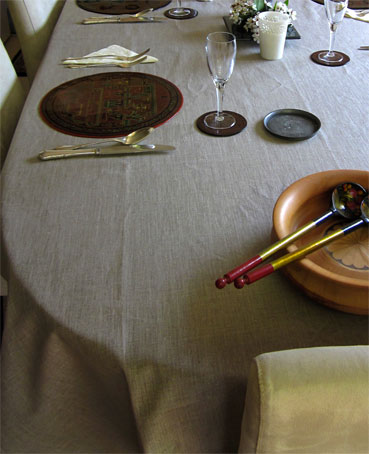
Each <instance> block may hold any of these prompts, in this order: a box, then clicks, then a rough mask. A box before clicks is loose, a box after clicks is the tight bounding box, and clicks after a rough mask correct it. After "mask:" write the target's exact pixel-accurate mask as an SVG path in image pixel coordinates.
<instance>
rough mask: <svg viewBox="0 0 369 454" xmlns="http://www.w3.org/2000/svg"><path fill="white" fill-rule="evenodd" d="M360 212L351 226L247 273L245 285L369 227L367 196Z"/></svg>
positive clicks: (368, 201) (368, 198) (244, 279)
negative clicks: (361, 228)
mask: <svg viewBox="0 0 369 454" xmlns="http://www.w3.org/2000/svg"><path fill="white" fill-rule="evenodd" d="M360 211H361V216H360V217H359V219H356V221H354V222H352V223H351V224H348V225H346V226H344V227H342V228H339V229H337V230H335V231H334V232H333V233H331V234H329V235H326V236H324V237H323V238H321V239H320V240H318V241H314V242H313V243H310V244H309V245H307V246H305V247H303V248H301V249H298V250H297V251H295V252H291V253H289V254H286V255H284V256H283V257H281V258H279V259H277V260H274V261H273V262H271V263H268V264H267V265H264V266H262V267H260V268H259V269H257V270H255V271H251V273H247V274H246V275H245V276H244V277H243V281H244V283H245V284H247V285H249V284H252V283H253V282H255V281H258V280H259V279H261V278H263V277H265V276H268V275H269V274H271V273H273V272H274V271H276V270H278V269H279V268H282V267H283V266H286V265H288V264H289V263H291V262H294V261H295V260H299V259H302V258H303V257H305V256H306V255H308V254H310V253H312V252H314V251H316V250H317V249H320V248H321V247H323V246H325V245H327V244H329V243H331V242H333V241H335V240H337V239H338V238H341V237H342V236H344V235H348V234H349V233H352V232H354V231H355V230H357V229H359V228H360V227H363V226H365V225H366V226H368V227H369V197H368V196H366V197H365V198H364V199H363V200H362V202H361V205H360Z"/></svg>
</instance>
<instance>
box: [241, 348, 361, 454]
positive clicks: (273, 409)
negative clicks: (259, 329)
mask: <svg viewBox="0 0 369 454" xmlns="http://www.w3.org/2000/svg"><path fill="white" fill-rule="evenodd" d="M368 440H369V347H368V346H349V347H317V348H306V349H296V350H286V351H280V352H273V353H266V354H262V355H259V356H257V357H256V358H255V359H254V361H253V363H252V366H251V370H250V377H249V382H248V388H247V393H246V402H245V409H244V416H243V421H242V429H241V441H240V446H239V452H242V453H268V454H276V453H293V454H298V453H309V454H313V453H319V454H328V453H329V454H333V453H345V454H354V453H362V454H364V453H365V454H366V453H368V452H369V442H368Z"/></svg>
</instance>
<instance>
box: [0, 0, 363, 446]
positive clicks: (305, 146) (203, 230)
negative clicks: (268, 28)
mask: <svg viewBox="0 0 369 454" xmlns="http://www.w3.org/2000/svg"><path fill="white" fill-rule="evenodd" d="M183 3H184V4H185V5H188V6H191V7H193V8H196V9H197V10H198V11H199V14H198V16H197V17H196V18H195V19H191V20H183V21H175V20H168V21H166V22H165V23H159V24H125V25H88V26H83V25H80V24H79V23H78V22H79V21H81V20H82V19H83V18H85V17H88V16H90V15H93V14H89V13H88V12H87V11H84V10H82V9H79V8H78V7H77V5H76V3H75V2H74V1H72V0H70V1H67V2H66V5H65V7H64V10H63V11H62V14H61V16H60V19H59V22H58V23H57V26H56V29H55V32H54V34H53V36H52V39H51V41H50V44H49V47H48V49H47V52H46V55H45V58H44V60H43V62H42V64H41V66H40V69H39V71H38V73H37V75H36V78H35V81H34V83H33V85H32V89H31V92H30V94H29V96H28V99H27V101H26V104H25V108H24V111H23V114H22V116H21V119H20V122H19V125H18V128H17V130H16V133H15V136H14V139H13V142H12V146H11V149H10V152H9V155H8V158H7V160H6V163H5V166H4V169H3V175H2V180H3V181H2V183H3V188H2V218H3V229H2V231H3V254H4V256H5V259H6V260H5V263H6V266H5V268H4V267H3V269H2V274H4V275H6V277H7V279H8V285H9V295H8V299H7V302H6V311H5V312H6V313H5V330H4V334H3V345H2V362H3V364H2V449H3V451H4V452H17V453H26V452H34V453H35V452H39V453H41V452H44V453H46V452H47V453H77V452H81V453H82V452H83V453H97V452H105V453H108V452H109V453H112V452H116V453H123V452H138V451H143V450H144V451H147V452H171V453H174V452H186V453H189V452H236V451H237V449H238V444H239V440H240V427H241V417H242V412H243V407H244V397H245V392H246V386H247V377H248V371H249V367H250V364H251V360H252V358H253V357H255V356H256V355H258V354H259V353H263V352H270V351H277V350H282V349H291V348H302V347H310V346H328V345H355V344H367V343H368V320H367V318H366V317H360V316H355V315H351V314H346V313H342V312H338V311H334V310H332V309H328V308H326V307H324V306H322V305H319V304H317V303H316V302H315V301H313V300H312V299H310V298H309V297H308V296H306V295H305V294H303V293H302V292H301V291H300V290H299V289H297V288H296V287H294V286H293V285H292V284H291V282H289V281H288V280H287V279H286V277H285V276H284V275H283V274H281V273H275V274H274V275H272V276H269V277H268V278H266V279H265V280H264V281H263V282H260V283H257V284H254V285H252V286H250V287H248V288H246V289H244V290H242V291H237V290H236V289H234V288H233V286H230V287H229V288H226V289H224V290H222V291H219V290H217V289H216V288H215V286H214V281H215V279H216V278H217V277H219V276H221V275H222V274H223V273H224V272H225V271H227V270H229V269H231V268H233V267H234V266H236V265H238V264H239V263H242V262H243V261H244V260H245V259H246V258H248V257H250V256H253V255H255V254H256V253H257V252H258V251H260V250H261V249H263V248H264V247H265V246H266V245H267V244H269V241H270V231H271V227H272V210H273V206H274V204H275V202H276V200H277V198H278V196H279V195H280V193H281V192H282V191H283V190H285V189H286V188H287V187H288V186H289V185H290V184H291V183H293V182H294V181H296V180H298V179H299V178H302V177H304V176H306V175H308V174H311V173H315V172H319V171H323V170H328V169H344V168H346V169H364V170H368V150H369V145H368V143H369V133H368V129H369V128H368V106H369V84H368V69H369V53H368V52H362V51H358V50H357V48H358V47H359V46H360V45H364V44H368V42H367V41H368V39H367V38H368V25H367V24H365V23H363V22H359V21H352V20H350V19H344V21H343V23H342V24H341V25H340V26H339V28H338V32H337V39H336V48H337V49H339V50H342V51H343V52H345V53H346V54H348V55H349V56H350V58H351V61H350V63H349V64H347V65H345V66H343V67H338V68H328V67H323V66H319V65H316V64H314V63H313V62H312V61H311V60H310V54H311V53H312V52H314V51H316V50H319V49H324V48H327V46H328V34H329V31H328V25H327V21H326V18H325V13H324V9H323V6H321V5H319V4H317V3H315V2H312V1H308V0H304V1H297V0H294V1H292V4H291V6H292V7H293V8H294V9H296V10H297V13H298V20H297V21H296V23H295V25H296V28H297V30H298V31H299V33H300V34H301V36H302V39H301V40H290V41H287V43H286V48H285V55H284V58H283V60H280V61H265V60H261V59H260V57H259V53H258V46H257V45H256V44H253V43H248V42H239V45H238V52H237V61H236V65H235V70H234V73H233V75H232V78H231V80H230V82H229V83H228V85H227V87H226V92H225V105H224V107H225V109H227V110H235V111H237V112H239V113H241V114H242V115H244V116H245V117H246V118H247V120H248V126H247V129H246V130H245V131H243V132H242V133H241V134H239V135H236V136H232V137H229V138H214V137H210V136H206V135H204V134H202V133H200V132H199V131H198V130H197V129H196V126H195V121H196V119H197V118H198V117H199V116H200V115H201V114H203V113H204V112H206V111H210V110H214V108H215V89H214V86H213V84H212V81H211V78H210V75H209V73H208V69H207V66H206V60H205V51H204V44H205V38H206V35H207V34H208V33H209V32H212V31H219V30H224V29H225V26H224V23H223V19H222V17H223V16H225V15H227V14H228V10H229V6H230V3H231V2H230V1H228V2H227V1H223V0H222V1H220V0H215V1H214V2H211V3H200V2H195V1H192V2H190V1H185V2H183ZM172 6H173V5H172ZM164 9H165V8H164ZM164 9H161V10H157V11H156V12H155V14H163V11H164ZM111 44H119V45H121V46H124V47H126V48H128V49H132V50H134V51H137V52H139V51H141V50H143V49H145V48H147V47H149V46H150V48H151V50H150V55H153V56H155V57H157V58H158V59H159V62H158V63H156V64H154V65H142V66H137V67H135V68H134V70H135V71H140V72H144V73H151V74H155V75H158V76H160V77H163V78H166V79H168V80H170V81H171V82H173V83H174V84H176V85H177V86H178V87H179V89H180V90H181V91H182V93H183V96H184V105H183V107H182V109H181V111H180V112H179V113H178V114H177V115H176V116H175V117H173V118H172V119H171V120H169V121H168V122H167V123H166V124H164V125H162V126H161V127H159V128H157V129H156V130H155V131H154V132H153V133H152V135H151V136H150V139H149V141H151V142H153V143H167V144H171V145H174V146H175V147H176V151H175V152H173V153H171V154H168V155H162V154H160V155H145V156H126V157H123V158H119V159H116V158H115V159H74V160H72V159H71V160H64V161H54V162H39V161H38V160H37V154H38V152H39V151H41V150H42V149H44V148H51V147H54V146H57V145H62V144H66V143H78V142H79V141H80V139H78V138H76V137H72V136H67V135H64V134H62V133H60V132H57V131H55V130H53V129H51V128H50V127H48V126H47V125H46V124H45V123H44V122H43V121H42V120H41V118H40V117H39V115H38V110H37V109H38V104H39V101H40V99H41V98H42V97H43V96H44V95H45V94H46V93H47V92H48V91H49V90H51V89H52V88H54V87H56V86H58V85H59V84H61V83H63V82H66V81H68V80H72V79H74V78H77V77H82V76H85V75H89V74H95V73H99V72H104V71H108V70H109V71H124V70H122V69H114V68H113V69H112V68H109V69H106V70H102V69H99V68H94V69H79V70H68V69H66V68H63V67H62V66H61V65H60V64H59V63H60V61H61V60H62V59H63V58H65V57H67V56H69V55H85V54H87V53H89V52H93V51H95V50H97V49H101V48H104V47H107V46H109V45H111ZM280 108H297V109H302V110H306V111H309V112H312V113H313V114H315V115H317V116H318V117H319V118H320V119H321V122H322V128H321V130H320V132H319V133H318V134H317V136H316V137H314V138H312V139H310V140H307V141H302V142H287V141H283V140H278V139H277V138H273V137H272V136H270V135H268V133H267V132H266V131H264V129H263V126H262V119H263V118H264V116H265V115H266V114H267V113H268V112H271V111H273V110H276V109H280Z"/></svg>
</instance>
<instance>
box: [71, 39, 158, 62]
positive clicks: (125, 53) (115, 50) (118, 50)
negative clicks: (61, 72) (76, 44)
mask: <svg viewBox="0 0 369 454" xmlns="http://www.w3.org/2000/svg"><path fill="white" fill-rule="evenodd" d="M104 55H116V56H117V57H133V56H134V55H137V52H133V51H131V50H129V49H126V48H125V47H122V46H118V45H117V44H113V45H111V46H109V47H105V48H104V49H100V50H97V51H96V52H91V53H90V54H87V55H84V56H83V57H76V58H71V57H69V58H68V59H67V60H63V64H64V65H73V64H81V63H83V64H88V65H96V64H101V65H103V64H106V65H108V64H111V65H113V64H119V63H123V60H122V59H121V58H119V59H118V58H117V59H115V58H114V57H104ZM91 57H96V58H91ZM157 61H158V59H157V58H155V57H151V56H150V55H147V56H146V60H144V61H143V62H142V63H156V62H157Z"/></svg>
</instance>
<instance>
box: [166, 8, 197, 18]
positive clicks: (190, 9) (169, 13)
mask: <svg viewBox="0 0 369 454" xmlns="http://www.w3.org/2000/svg"><path fill="white" fill-rule="evenodd" d="M184 8H185V9H188V10H189V11H191V13H190V14H188V15H187V16H173V14H171V11H173V10H174V9H175V8H171V9H167V10H166V11H164V16H167V17H169V19H179V20H183V19H192V18H193V17H196V16H197V15H198V14H199V12H198V11H196V10H195V9H192V8H186V7H184Z"/></svg>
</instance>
